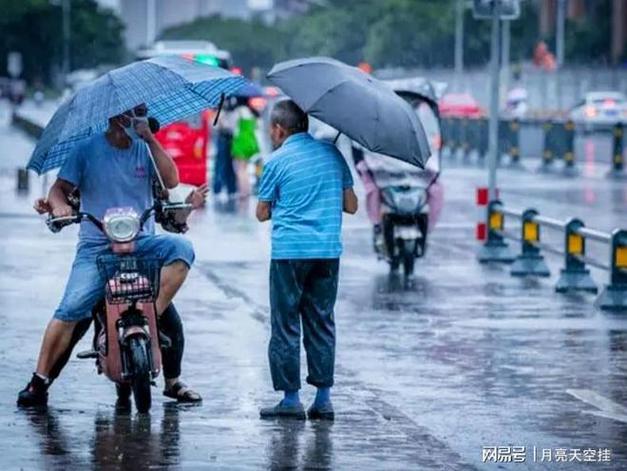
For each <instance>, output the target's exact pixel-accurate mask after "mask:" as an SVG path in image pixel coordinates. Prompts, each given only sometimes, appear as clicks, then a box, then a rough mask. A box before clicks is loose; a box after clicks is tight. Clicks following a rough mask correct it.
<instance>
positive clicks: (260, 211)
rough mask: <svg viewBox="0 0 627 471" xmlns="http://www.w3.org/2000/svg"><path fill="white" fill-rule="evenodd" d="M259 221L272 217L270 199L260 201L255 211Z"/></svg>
mask: <svg viewBox="0 0 627 471" xmlns="http://www.w3.org/2000/svg"><path fill="white" fill-rule="evenodd" d="M255 215H256V216H257V221H259V222H264V221H268V220H269V219H271V218H272V203H271V202H270V201H258V202H257V209H256V211H255Z"/></svg>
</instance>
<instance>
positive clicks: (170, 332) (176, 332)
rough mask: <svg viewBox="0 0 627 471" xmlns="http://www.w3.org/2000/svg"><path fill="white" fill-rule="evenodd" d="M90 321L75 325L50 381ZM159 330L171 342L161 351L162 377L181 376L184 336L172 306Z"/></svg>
mask: <svg viewBox="0 0 627 471" xmlns="http://www.w3.org/2000/svg"><path fill="white" fill-rule="evenodd" d="M91 321H92V319H91V317H90V318H87V319H83V320H81V321H79V322H78V323H77V324H76V326H75V327H74V331H73V332H72V338H71V340H70V345H69V346H68V348H67V349H66V350H65V352H63V354H62V355H61V357H59V359H58V360H57V362H56V363H55V364H54V365H52V368H51V369H50V374H49V377H50V379H51V380H54V379H56V378H57V377H58V376H59V374H60V373H61V370H62V369H63V367H65V365H66V364H67V362H68V360H69V359H70V356H71V355H72V350H73V349H74V347H75V346H76V344H77V343H78V342H79V341H80V340H81V338H82V337H83V335H85V333H86V332H87V329H89V326H90V325H91ZM159 328H160V329H161V331H162V332H163V333H164V334H165V335H167V336H168V337H169V338H170V340H171V341H172V345H171V346H170V347H169V348H164V349H162V350H161V362H162V363H163V376H164V378H165V379H174V378H178V377H179V376H180V375H181V362H182V361H183V350H184V349H185V336H184V335H183V324H182V322H181V317H180V316H179V313H178V311H177V310H176V308H175V307H174V304H170V305H169V306H168V307H167V309H166V310H165V311H163V313H162V314H161V317H160V318H159ZM94 343H95V342H94Z"/></svg>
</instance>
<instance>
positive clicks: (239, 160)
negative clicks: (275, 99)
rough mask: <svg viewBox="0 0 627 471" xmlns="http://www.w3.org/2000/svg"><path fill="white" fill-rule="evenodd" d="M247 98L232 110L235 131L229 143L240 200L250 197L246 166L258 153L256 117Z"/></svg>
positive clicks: (240, 100) (239, 100) (248, 176)
mask: <svg viewBox="0 0 627 471" xmlns="http://www.w3.org/2000/svg"><path fill="white" fill-rule="evenodd" d="M247 101H248V99H247V98H241V99H238V101H237V106H236V108H235V110H234V113H235V115H236V120H235V131H234V133H233V140H232V143H231V154H232V155H233V160H234V163H235V170H236V173H237V188H238V192H239V196H240V198H247V197H249V196H250V175H249V173H248V165H249V161H250V158H251V157H252V156H254V155H255V154H257V153H258V152H259V144H258V143H257V136H256V131H257V116H256V114H255V112H254V111H253V110H252V109H251V108H250V107H249V106H248V104H247Z"/></svg>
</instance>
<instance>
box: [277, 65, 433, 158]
mask: <svg viewBox="0 0 627 471" xmlns="http://www.w3.org/2000/svg"><path fill="white" fill-rule="evenodd" d="M268 79H269V80H270V81H271V82H272V83H273V84H274V85H276V86H278V87H279V88H280V89H281V90H283V92H284V93H285V94H286V95H288V96H289V97H290V98H291V99H292V100H294V101H295V102H296V103H297V104H298V106H300V107H301V108H302V109H303V111H305V112H306V113H309V114H310V115H312V116H314V117H315V118H318V119H319V120H320V121H323V122H324V123H326V124H328V125H329V126H332V127H334V128H335V129H337V130H338V131H339V132H341V133H342V134H345V135H347V136H348V137H350V138H351V139H353V140H354V141H357V142H358V143H359V144H361V145H363V146H364V147H365V148H366V149H368V150H370V151H372V152H378V153H380V154H385V155H387V156H390V157H395V158H397V159H399V160H403V161H405V162H409V163H411V164H413V165H416V166H418V167H424V164H425V162H426V160H427V158H428V157H429V155H430V150H429V143H428V142H427V137H426V135H425V132H424V130H423V128H422V125H421V124H420V121H419V119H418V117H417V116H416V114H415V113H414V111H413V110H412V109H411V107H410V106H409V105H408V104H407V103H406V102H405V101H404V100H403V99H402V98H400V97H399V96H398V95H396V94H395V93H394V91H393V90H392V89H391V88H390V87H389V86H387V85H385V84H384V83H383V82H380V81H379V80H377V79H375V78H374V77H372V76H370V75H368V74H366V73H365V72H363V71H361V70H359V69H358V68H356V67H350V66H348V65H346V64H344V63H342V62H340V61H337V60H335V59H330V58H327V57H312V58H308V59H296V60H291V61H286V62H281V63H279V64H276V65H275V66H274V67H273V68H272V70H271V71H270V73H269V74H268Z"/></svg>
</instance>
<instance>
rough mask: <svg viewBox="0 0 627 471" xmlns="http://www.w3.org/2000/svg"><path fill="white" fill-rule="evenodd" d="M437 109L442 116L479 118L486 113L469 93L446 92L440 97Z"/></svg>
mask: <svg viewBox="0 0 627 471" xmlns="http://www.w3.org/2000/svg"><path fill="white" fill-rule="evenodd" d="M439 109H440V116H441V117H443V118H480V117H482V116H485V115H486V112H485V110H484V109H483V108H482V107H481V105H479V102H478V101H477V100H476V99H475V97H473V96H472V95H471V94H470V93H447V94H446V95H444V96H443V97H442V98H440V102H439Z"/></svg>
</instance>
